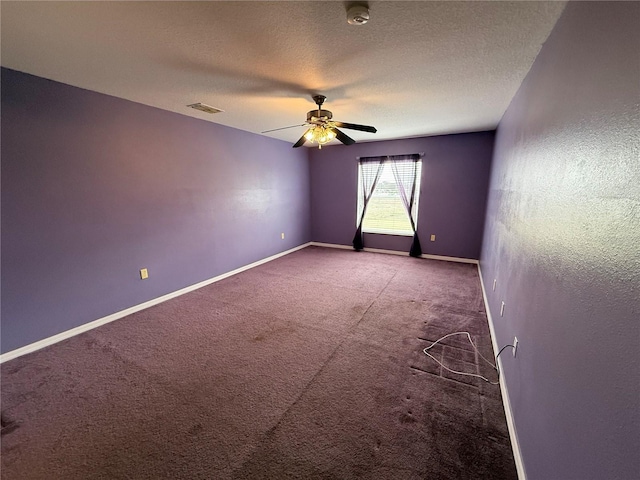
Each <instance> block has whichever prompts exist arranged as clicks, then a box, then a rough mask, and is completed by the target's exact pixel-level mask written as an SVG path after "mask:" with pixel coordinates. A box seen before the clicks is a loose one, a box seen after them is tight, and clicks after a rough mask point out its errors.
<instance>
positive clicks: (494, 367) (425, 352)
mask: <svg viewBox="0 0 640 480" xmlns="http://www.w3.org/2000/svg"><path fill="white" fill-rule="evenodd" d="M452 335H466V336H467V338H468V339H469V343H471V346H472V347H473V349H474V350H475V351H476V353H477V354H478V355H480V358H482V359H483V360H484V361H485V362H487V363H488V364H489V365H491V367H493V369H494V370H495V371H496V372H498V381H497V382H492V381H491V380H489V379H488V378H486V377H483V376H482V375H478V374H476V373H467V372H458V371H457V370H452V369H450V368H449V367H447V366H446V365H445V364H443V363H442V362H440V360H438V359H437V358H436V357H434V356H433V355H431V354H430V353H429V352H428V350H430V349H431V348H433V347H434V346H436V345H437V344H438V343H440V342H441V341H442V340H444V339H445V338H448V337H451V336H452ZM507 347H513V345H505V346H504V347H502V348H501V349H500V351H499V352H498V354H497V355H496V358H495V361H496V363H495V364H493V363H491V362H490V361H489V360H487V359H486V358H484V356H483V355H482V354H481V353H480V351H479V350H478V347H476V344H475V343H473V340H472V339H471V334H470V333H469V332H453V333H448V334H447V335H445V336H444V337H440V338H439V339H438V340H436V341H435V342H433V343H432V344H431V345H429V346H428V347H426V348H424V349H423V350H422V351H423V352H424V354H425V355H427V356H428V357H431V358H433V359H434V360H435V361H436V363H438V365H440V366H441V367H442V368H444V369H446V370H448V371H450V372H451V373H456V374H458V375H467V376H469V377H478V378H481V379H482V380H484V381H485V382H487V383H490V384H491V385H499V384H500V368H499V367H498V357H499V356H500V354H501V353H502V351H503V350H504V349H505V348H507Z"/></svg>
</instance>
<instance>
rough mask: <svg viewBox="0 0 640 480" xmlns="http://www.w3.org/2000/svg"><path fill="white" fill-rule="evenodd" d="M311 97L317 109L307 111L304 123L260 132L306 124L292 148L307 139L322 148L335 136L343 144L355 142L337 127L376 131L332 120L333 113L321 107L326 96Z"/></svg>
mask: <svg viewBox="0 0 640 480" xmlns="http://www.w3.org/2000/svg"><path fill="white" fill-rule="evenodd" d="M312 98H313V101H314V102H316V105H318V109H317V110H311V111H310V112H307V121H306V122H305V123H303V124H301V125H292V126H290V127H282V128H274V129H273V130H265V131H264V132H262V133H268V132H275V131H276V130H285V129H287V128H294V127H302V126H305V125H308V126H309V128H308V129H307V131H306V132H304V134H303V135H302V137H300V140H298V141H297V142H296V143H294V144H293V148H298V147H301V146H302V145H304V143H305V142H307V141H309V142H311V143H317V144H318V148H322V145H324V144H326V143H329V142H330V141H331V140H333V139H334V138H337V139H338V140H339V141H341V142H342V143H344V144H345V145H353V144H354V143H356V141H355V140H354V139H353V138H351V137H350V136H348V135H346V134H345V133H343V132H341V131H340V130H338V128H337V127H340V128H348V129H351V130H360V131H361V132H370V133H376V132H377V131H378V130H376V128H375V127H370V126H368V125H357V124H355V123H345V122H338V121H336V120H332V118H333V114H332V113H331V112H330V111H329V110H323V109H322V104H323V103H324V101H325V100H326V98H327V97H325V96H324V95H314V96H313V97H312Z"/></svg>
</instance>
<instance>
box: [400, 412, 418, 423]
mask: <svg viewBox="0 0 640 480" xmlns="http://www.w3.org/2000/svg"><path fill="white" fill-rule="evenodd" d="M400 423H416V419H415V418H413V416H412V415H411V412H408V413H403V414H402V415H400Z"/></svg>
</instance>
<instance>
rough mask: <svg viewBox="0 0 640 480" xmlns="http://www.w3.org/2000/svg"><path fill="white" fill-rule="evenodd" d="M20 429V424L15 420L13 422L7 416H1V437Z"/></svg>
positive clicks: (3, 414)
mask: <svg viewBox="0 0 640 480" xmlns="http://www.w3.org/2000/svg"><path fill="white" fill-rule="evenodd" d="M19 427H20V424H19V423H18V422H15V421H14V420H11V419H10V418H8V417H7V415H6V414H5V413H4V412H2V414H1V415H0V434H1V435H3V436H4V435H7V434H9V433H11V432H13V431H15V430H17V429H18V428H19Z"/></svg>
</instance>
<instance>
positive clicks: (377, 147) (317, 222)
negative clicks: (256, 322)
mask: <svg viewBox="0 0 640 480" xmlns="http://www.w3.org/2000/svg"><path fill="white" fill-rule="evenodd" d="M493 141H494V132H480V133H467V134H460V135H443V136H437V137H422V138H410V139H402V140H387V141H382V142H367V143H357V144H355V145H352V146H349V147H346V146H343V145H336V146H330V147H326V148H323V149H322V150H319V149H317V148H314V149H311V152H310V159H311V163H310V166H311V237H312V240H313V241H316V242H326V243H337V244H341V245H351V241H352V240H353V235H354V233H355V229H356V201H357V192H358V162H357V160H356V157H360V156H363V157H364V156H376V155H399V154H404V153H420V152H424V154H425V156H424V158H423V167H422V188H421V193H420V208H419V212H418V233H419V235H420V242H421V244H422V250H423V253H428V254H433V255H447V256H453V257H462V258H473V259H477V258H479V256H480V245H481V242H482V230H483V224H484V212H485V205H486V198H487V189H488V184H489V171H490V165H491V154H492V150H493ZM431 234H435V235H436V241H435V242H430V241H429V237H430V235H431ZM410 246H411V238H409V237H399V236H392V235H374V234H368V235H365V247H370V248H384V249H388V250H399V251H405V252H408V251H409V248H410Z"/></svg>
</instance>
